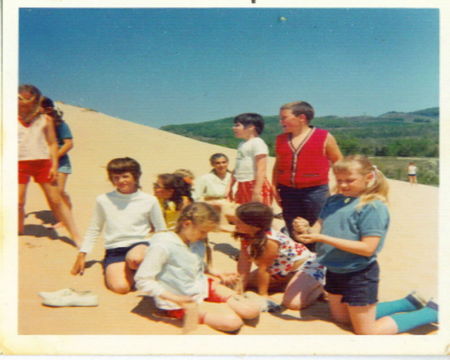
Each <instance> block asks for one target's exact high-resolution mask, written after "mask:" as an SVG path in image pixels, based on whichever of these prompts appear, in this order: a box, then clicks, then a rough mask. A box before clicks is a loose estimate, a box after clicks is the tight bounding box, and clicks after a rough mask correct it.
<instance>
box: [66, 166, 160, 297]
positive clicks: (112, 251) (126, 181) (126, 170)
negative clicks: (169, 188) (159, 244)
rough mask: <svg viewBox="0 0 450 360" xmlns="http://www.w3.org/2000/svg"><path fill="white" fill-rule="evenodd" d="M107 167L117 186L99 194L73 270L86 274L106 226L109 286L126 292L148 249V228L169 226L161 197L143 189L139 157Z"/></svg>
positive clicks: (158, 228) (110, 178)
mask: <svg viewBox="0 0 450 360" xmlns="http://www.w3.org/2000/svg"><path fill="white" fill-rule="evenodd" d="M106 168H107V172H108V178H109V180H110V181H111V183H112V184H113V185H114V187H115V190H114V191H111V192H109V193H106V194H102V195H100V196H98V197H97V199H96V205H95V208H94V214H93V216H92V220H91V224H90V225H89V228H88V230H87V232H86V235H85V238H84V241H83V244H82V245H81V248H80V252H79V253H78V256H77V258H76V260H75V263H74V265H73V267H72V271H71V272H72V275H77V274H80V275H83V273H84V270H85V263H86V254H88V253H89V252H91V251H92V249H93V247H94V245H95V242H96V241H97V239H98V237H99V236H100V234H101V232H102V230H104V239H105V245H104V246H105V249H106V253H105V258H104V260H103V267H104V269H105V272H104V274H105V283H106V286H107V287H108V289H110V290H111V291H114V292H116V293H119V294H126V293H128V292H129V291H131V290H132V289H133V286H134V279H133V275H134V272H135V271H136V270H137V268H138V267H139V265H140V263H141V262H142V260H143V259H144V255H145V252H146V251H147V248H148V245H149V243H148V240H147V236H148V234H149V232H150V231H151V230H154V231H163V230H166V224H165V222H164V218H163V215H162V213H161V209H160V207H159V204H158V200H157V199H156V198H155V197H154V196H153V195H150V194H146V193H144V192H143V191H141V190H140V185H139V178H140V177H141V167H140V165H139V163H138V162H137V161H136V160H134V159H132V158H128V157H126V158H116V159H113V160H111V161H110V162H109V163H108V165H107V167H106Z"/></svg>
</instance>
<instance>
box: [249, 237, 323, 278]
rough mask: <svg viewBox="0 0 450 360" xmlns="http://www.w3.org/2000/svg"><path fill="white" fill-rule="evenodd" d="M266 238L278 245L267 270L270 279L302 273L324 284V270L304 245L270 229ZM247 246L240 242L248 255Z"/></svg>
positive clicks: (313, 254)
mask: <svg viewBox="0 0 450 360" xmlns="http://www.w3.org/2000/svg"><path fill="white" fill-rule="evenodd" d="M266 236H267V238H268V239H270V240H273V241H276V242H277V243H279V244H280V247H279V253H278V257H277V258H276V259H275V260H274V261H273V263H272V265H270V266H269V268H268V269H267V270H268V272H269V273H270V275H271V276H272V277H275V278H280V277H285V276H287V275H289V274H291V273H295V272H298V271H302V272H305V273H306V274H308V275H310V276H312V277H313V278H314V279H316V280H317V281H319V282H320V283H321V284H322V285H324V284H325V271H326V269H325V267H324V266H323V265H320V264H319V263H318V262H317V260H316V254H315V253H312V252H310V251H309V250H308V248H307V247H306V246H305V245H303V244H301V243H298V242H296V241H294V240H292V239H291V238H290V237H289V236H287V235H286V234H283V233H282V232H280V231H276V230H274V229H271V230H269V231H267V232H266ZM249 245H250V242H248V241H242V246H244V247H245V248H247V251H248V252H249V254H250V246H249ZM305 257H307V259H306V261H305V262H304V263H303V264H302V265H301V266H300V267H298V268H297V269H294V265H295V263H296V262H297V261H298V260H301V259H304V258H305Z"/></svg>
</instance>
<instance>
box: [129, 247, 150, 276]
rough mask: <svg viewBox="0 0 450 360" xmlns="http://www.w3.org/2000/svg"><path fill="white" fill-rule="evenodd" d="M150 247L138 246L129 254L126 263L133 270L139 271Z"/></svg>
mask: <svg viewBox="0 0 450 360" xmlns="http://www.w3.org/2000/svg"><path fill="white" fill-rule="evenodd" d="M147 249H148V245H144V244H141V245H137V246H135V247H134V248H132V249H131V250H129V251H128V252H127V256H126V258H125V262H126V263H127V266H128V267H129V268H130V269H131V270H137V269H138V267H139V265H141V262H142V261H143V260H144V257H145V253H146V252H147Z"/></svg>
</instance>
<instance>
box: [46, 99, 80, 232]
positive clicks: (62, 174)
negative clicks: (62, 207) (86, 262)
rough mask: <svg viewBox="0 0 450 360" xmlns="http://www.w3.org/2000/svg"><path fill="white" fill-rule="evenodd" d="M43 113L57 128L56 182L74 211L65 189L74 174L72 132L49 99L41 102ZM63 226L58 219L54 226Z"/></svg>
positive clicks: (67, 203) (62, 195)
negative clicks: (71, 156)
mask: <svg viewBox="0 0 450 360" xmlns="http://www.w3.org/2000/svg"><path fill="white" fill-rule="evenodd" d="M41 112H42V113H43V114H47V115H48V116H50V117H51V118H52V119H53V125H54V126H55V133H56V139H57V141H58V173H57V178H56V181H57V183H58V189H59V191H60V193H61V198H62V200H63V201H64V202H65V204H66V205H67V207H68V208H69V209H72V203H71V201H70V196H69V194H68V193H67V192H66V190H65V187H66V183H67V178H68V176H69V174H71V173H72V166H71V164H70V159H69V155H68V152H69V151H70V150H71V149H72V148H73V136H72V132H71V131H70V128H69V125H67V122H65V121H64V120H63V118H62V115H63V114H62V112H61V111H58V110H56V109H55V104H54V103H53V101H52V100H51V99H49V98H48V97H44V98H43V100H42V102H41ZM61 225H62V224H61V222H60V221H59V219H58V223H56V224H55V225H54V227H55V228H58V227H60V226H61Z"/></svg>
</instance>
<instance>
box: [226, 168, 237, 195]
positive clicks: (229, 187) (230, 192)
mask: <svg viewBox="0 0 450 360" xmlns="http://www.w3.org/2000/svg"><path fill="white" fill-rule="evenodd" d="M235 183H236V178H235V177H234V170H233V171H232V172H231V180H230V182H229V183H228V185H227V187H226V189H225V193H226V194H227V199H228V200H229V201H234V196H233V186H234V184H235Z"/></svg>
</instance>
